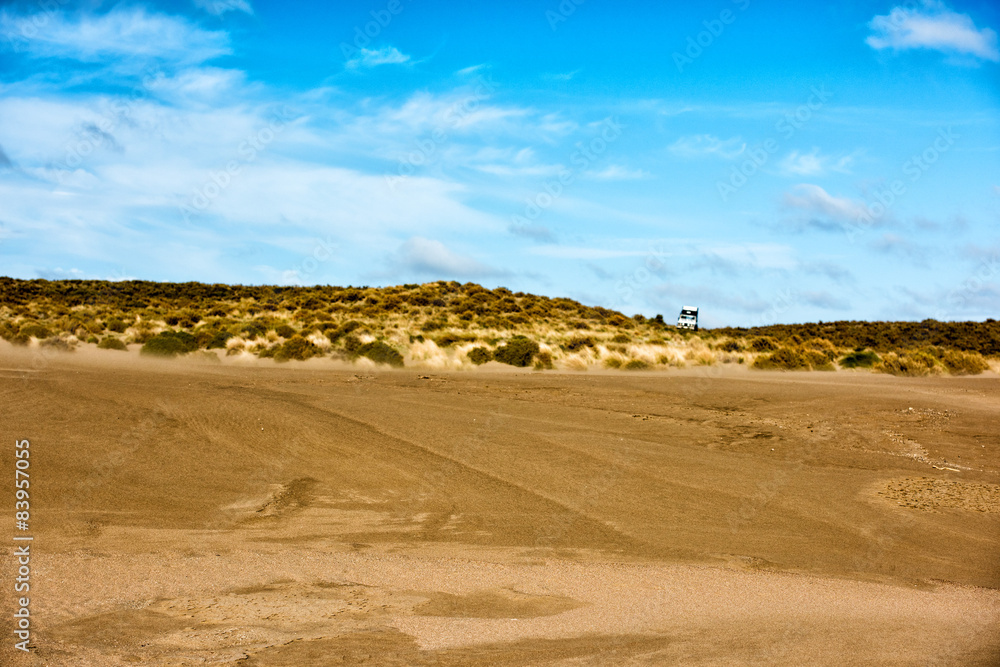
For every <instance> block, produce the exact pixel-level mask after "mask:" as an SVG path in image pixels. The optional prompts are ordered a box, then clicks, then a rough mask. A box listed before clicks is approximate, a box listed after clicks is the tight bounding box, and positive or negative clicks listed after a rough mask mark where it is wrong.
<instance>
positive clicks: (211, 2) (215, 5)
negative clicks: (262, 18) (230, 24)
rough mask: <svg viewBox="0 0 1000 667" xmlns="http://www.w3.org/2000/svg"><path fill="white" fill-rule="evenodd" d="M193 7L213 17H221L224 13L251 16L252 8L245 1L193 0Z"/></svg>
mask: <svg viewBox="0 0 1000 667" xmlns="http://www.w3.org/2000/svg"><path fill="white" fill-rule="evenodd" d="M194 6H195V7H198V8H199V9H203V10H205V11H206V12H208V13H209V14H213V15H215V16H222V15H223V14H225V13H226V12H243V13H245V14H253V7H251V6H250V3H249V2H247V0H194Z"/></svg>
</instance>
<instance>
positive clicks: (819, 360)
mask: <svg viewBox="0 0 1000 667" xmlns="http://www.w3.org/2000/svg"><path fill="white" fill-rule="evenodd" d="M803 355H804V356H805V359H806V363H807V364H809V366H811V367H812V369H813V370H814V371H835V370H837V369H836V368H834V366H833V362H832V361H831V360H830V357H829V356H827V355H826V354H824V353H822V352H820V351H819V350H805V352H803Z"/></svg>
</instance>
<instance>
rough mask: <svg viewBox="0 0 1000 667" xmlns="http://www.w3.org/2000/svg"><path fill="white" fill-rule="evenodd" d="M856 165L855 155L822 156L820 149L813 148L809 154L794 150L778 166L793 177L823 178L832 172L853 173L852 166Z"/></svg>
mask: <svg viewBox="0 0 1000 667" xmlns="http://www.w3.org/2000/svg"><path fill="white" fill-rule="evenodd" d="M853 163H854V155H842V156H840V157H835V156H833V155H822V154H820V152H819V149H818V148H813V149H812V150H811V151H810V152H808V153H800V152H799V151H797V150H793V151H792V152H790V153H789V154H788V155H786V156H785V157H784V158H782V160H781V162H780V163H779V164H778V167H779V168H780V169H781V171H782V172H783V173H784V174H786V175H793V176H822V175H823V174H826V173H827V172H830V171H836V172H839V173H842V174H849V173H851V165H852V164H853Z"/></svg>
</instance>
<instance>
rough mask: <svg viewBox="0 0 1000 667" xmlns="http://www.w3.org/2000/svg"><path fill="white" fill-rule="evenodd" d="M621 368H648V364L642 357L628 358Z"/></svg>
mask: <svg viewBox="0 0 1000 667" xmlns="http://www.w3.org/2000/svg"><path fill="white" fill-rule="evenodd" d="M622 368H624V369H625V370H627V371H642V370H646V369H647V368H649V364H648V363H646V362H645V361H643V360H642V359H630V360H629V361H628V363H626V364H625V365H624V366H622Z"/></svg>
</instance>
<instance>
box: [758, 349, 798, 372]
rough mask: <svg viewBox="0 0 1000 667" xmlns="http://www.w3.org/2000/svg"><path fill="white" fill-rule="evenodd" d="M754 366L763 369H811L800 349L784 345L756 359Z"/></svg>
mask: <svg viewBox="0 0 1000 667" xmlns="http://www.w3.org/2000/svg"><path fill="white" fill-rule="evenodd" d="M753 368H759V369H761V370H783V371H800V370H809V362H808V361H807V360H806V357H805V355H803V354H802V353H801V352H800V351H799V350H796V349H794V348H790V347H782V348H779V349H777V350H775V351H774V352H772V353H770V354H765V355H764V356H761V357H757V358H756V359H754V362H753Z"/></svg>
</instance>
